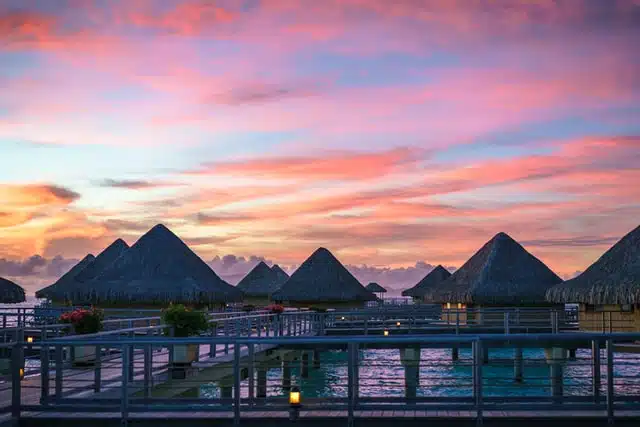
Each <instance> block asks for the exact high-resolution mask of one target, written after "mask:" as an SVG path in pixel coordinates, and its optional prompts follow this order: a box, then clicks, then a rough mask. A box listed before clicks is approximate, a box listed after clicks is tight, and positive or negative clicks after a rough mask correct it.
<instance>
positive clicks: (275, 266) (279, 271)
mask: <svg viewBox="0 0 640 427" xmlns="http://www.w3.org/2000/svg"><path fill="white" fill-rule="evenodd" d="M271 269H272V270H273V272H274V273H276V275H277V276H278V281H279V282H282V284H284V282H286V281H287V280H289V275H288V274H287V272H286V271H284V270H283V269H282V267H280V266H279V265H278V264H273V265H272V266H271Z"/></svg>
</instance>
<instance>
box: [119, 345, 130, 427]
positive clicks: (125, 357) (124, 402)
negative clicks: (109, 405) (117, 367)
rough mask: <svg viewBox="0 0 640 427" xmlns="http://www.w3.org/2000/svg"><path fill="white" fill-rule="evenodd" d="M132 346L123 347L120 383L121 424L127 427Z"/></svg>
mask: <svg viewBox="0 0 640 427" xmlns="http://www.w3.org/2000/svg"><path fill="white" fill-rule="evenodd" d="M130 347H131V346H130V344H123V345H122V372H121V375H122V380H121V382H120V413H121V414H120V416H121V418H120V422H121V424H122V425H124V426H126V425H127V423H128V418H129V394H128V393H129V364H130V363H131V362H132V361H131V360H129V356H130V355H131V353H130Z"/></svg>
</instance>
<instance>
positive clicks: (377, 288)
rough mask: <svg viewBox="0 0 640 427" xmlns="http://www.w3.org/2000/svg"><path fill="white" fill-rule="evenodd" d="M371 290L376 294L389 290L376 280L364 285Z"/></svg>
mask: <svg viewBox="0 0 640 427" xmlns="http://www.w3.org/2000/svg"><path fill="white" fill-rule="evenodd" d="M364 288H365V289H366V290H368V291H369V292H373V293H374V294H381V293H385V292H387V290H386V289H385V288H383V287H382V286H380V285H379V284H377V283H376V282H371V283H369V284H368V285H367V286H365V287H364Z"/></svg>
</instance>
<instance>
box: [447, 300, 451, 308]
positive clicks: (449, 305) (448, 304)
mask: <svg viewBox="0 0 640 427" xmlns="http://www.w3.org/2000/svg"><path fill="white" fill-rule="evenodd" d="M450 309H451V303H450V302H448V303H447V310H450Z"/></svg>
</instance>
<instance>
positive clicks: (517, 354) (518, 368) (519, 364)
mask: <svg viewBox="0 0 640 427" xmlns="http://www.w3.org/2000/svg"><path fill="white" fill-rule="evenodd" d="M523 371H524V362H523V360H522V347H516V348H515V349H514V355H513V379H514V381H515V382H518V383H521V382H522V380H523V379H524V375H523V373H524V372H523Z"/></svg>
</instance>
